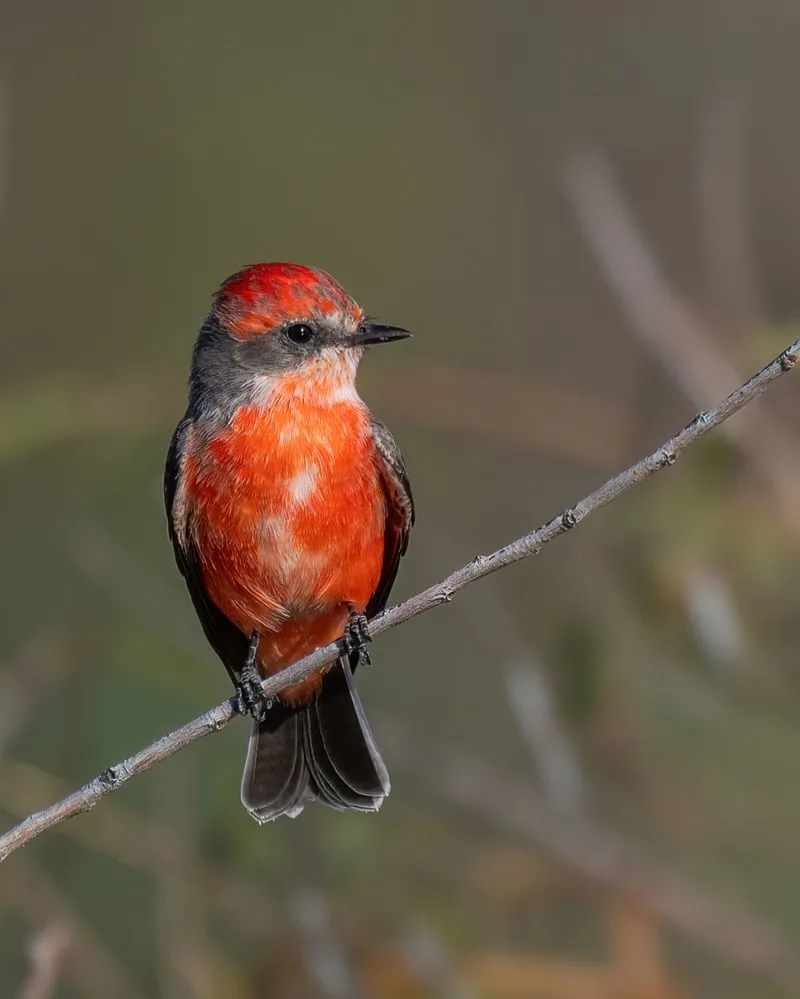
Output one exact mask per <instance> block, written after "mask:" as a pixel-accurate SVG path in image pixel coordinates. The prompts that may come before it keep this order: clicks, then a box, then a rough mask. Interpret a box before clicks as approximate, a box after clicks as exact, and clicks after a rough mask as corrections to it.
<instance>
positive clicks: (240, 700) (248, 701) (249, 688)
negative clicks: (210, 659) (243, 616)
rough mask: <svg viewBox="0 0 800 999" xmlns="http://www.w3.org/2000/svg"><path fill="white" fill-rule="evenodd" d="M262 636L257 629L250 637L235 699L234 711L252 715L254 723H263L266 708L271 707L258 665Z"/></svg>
mask: <svg viewBox="0 0 800 999" xmlns="http://www.w3.org/2000/svg"><path fill="white" fill-rule="evenodd" d="M260 635H261V632H260V631H259V630H258V628H255V629H254V630H253V633H252V635H251V636H250V643H249V644H248V646H247V656H246V657H245V661H244V663H243V664H242V671H241V673H240V674H239V682H238V683H237V684H236V693H235V694H234V698H233V708H234V710H235V711H237V712H238V713H239V714H240V715H250V717H251V718H252V719H253V721H261V720H262V719H263V718H264V710H265V708H267V707H269V705H268V704H267V703H265V698H264V695H263V693H262V692H261V673H260V671H259V669H258V665H257V664H256V654H257V652H258V640H259V637H260Z"/></svg>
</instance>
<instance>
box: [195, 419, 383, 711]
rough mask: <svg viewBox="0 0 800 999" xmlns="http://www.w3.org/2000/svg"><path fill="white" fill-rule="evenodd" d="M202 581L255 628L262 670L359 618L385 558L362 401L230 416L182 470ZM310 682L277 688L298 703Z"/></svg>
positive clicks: (239, 620)
mask: <svg viewBox="0 0 800 999" xmlns="http://www.w3.org/2000/svg"><path fill="white" fill-rule="evenodd" d="M185 472H186V475H187V480H186V481H187V492H188V496H189V498H190V503H191V517H190V523H191V525H192V527H191V529H192V532H193V535H194V541H195V544H196V546H197V549H198V553H199V556H200V562H201V572H202V576H203V582H204V584H205V587H206V589H207V591H208V594H209V596H210V598H211V599H212V601H213V602H214V603H215V604H216V606H217V607H218V608H219V609H220V610H221V611H222V612H223V613H224V614H225V616H226V617H227V618H228V619H229V620H230V621H232V622H233V623H234V624H235V625H236V626H237V627H238V628H239V629H240V630H241V631H242V632H244V633H245V634H246V635H249V634H251V632H252V631H253V630H254V629H255V628H259V629H260V630H261V639H260V643H259V649H258V662H259V664H260V666H261V668H262V670H263V672H264V673H265V674H267V675H269V674H272V673H275V672H277V671H279V670H280V669H282V668H283V667H285V666H287V665H289V664H291V663H293V662H295V661H297V659H299V658H301V657H302V656H303V655H305V654H306V653H308V652H311V651H312V650H313V649H315V648H318V647H319V646H321V645H326V644H327V643H328V642H331V641H333V640H335V639H336V638H339V637H340V636H341V635H342V633H343V631H344V628H345V625H346V623H347V618H348V615H349V610H350V607H355V608H356V609H357V610H358V611H363V610H364V608H365V607H366V605H367V603H368V601H369V599H370V597H371V596H372V594H373V593H374V592H375V589H376V588H377V585H378V581H379V579H380V574H381V568H382V562H383V535H384V530H385V519H386V507H385V500H384V495H383V488H382V485H381V481H380V477H379V473H378V469H377V466H376V464H375V460H374V456H373V445H372V439H371V436H370V434H369V424H368V415H367V414H366V411H365V410H364V409H363V407H362V406H360V405H354V404H352V403H348V404H344V403H342V404H339V405H337V406H332V407H328V408H327V409H324V410H321V409H314V410H313V411H312V412H310V413H308V414H305V419H303V418H302V414H298V413H297V409H296V407H295V409H294V410H293V411H292V413H291V424H287V423H286V422H284V423H281V421H280V420H279V419H276V416H275V414H274V413H266V412H265V411H264V410H256V409H246V410H242V411H240V413H239V414H238V415H237V417H236V419H235V420H234V422H233V425H232V426H231V427H230V428H229V429H228V430H226V431H225V433H224V435H223V436H220V437H218V438H216V439H215V440H213V441H212V442H211V444H210V445H209V446H208V447H207V448H206V449H204V450H203V451H202V453H196V454H195V455H193V456H190V458H189V460H188V461H187V463H186V467H185ZM320 683H321V678H320V677H314V678H312V679H311V680H309V681H307V682H306V683H304V684H302V685H298V686H297V687H294V688H291V689H290V690H288V691H286V692H284V694H283V695H282V699H284V700H286V701H287V702H288V703H293V704H296V703H302V702H305V701H307V700H308V698H309V697H310V696H312V695H313V693H314V692H315V691H316V690H317V689H318V687H319V685H320Z"/></svg>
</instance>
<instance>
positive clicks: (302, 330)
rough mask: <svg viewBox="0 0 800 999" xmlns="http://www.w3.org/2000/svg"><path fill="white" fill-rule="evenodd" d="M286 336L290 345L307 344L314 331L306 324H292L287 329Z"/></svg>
mask: <svg viewBox="0 0 800 999" xmlns="http://www.w3.org/2000/svg"><path fill="white" fill-rule="evenodd" d="M286 335H287V336H288V337H289V339H290V340H291V341H292V343H308V341H309V340H311V339H312V338H313V336H314V330H313V329H312V328H311V327H310V326H309V325H308V323H292V325H291V326H289V327H287V330H286Z"/></svg>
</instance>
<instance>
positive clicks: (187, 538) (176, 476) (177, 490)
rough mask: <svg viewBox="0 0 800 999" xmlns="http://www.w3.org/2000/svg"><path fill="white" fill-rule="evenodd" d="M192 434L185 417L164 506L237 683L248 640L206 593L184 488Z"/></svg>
mask: <svg viewBox="0 0 800 999" xmlns="http://www.w3.org/2000/svg"><path fill="white" fill-rule="evenodd" d="M191 432H192V420H191V418H190V417H189V416H185V417H184V418H183V419H182V420H181V422H180V423H179V424H178V426H177V427H176V429H175V433H174V434H173V435H172V440H171V441H170V445H169V451H168V452H167V463H166V467H165V469H164V505H165V506H166V509H167V524H168V527H169V536H170V540H171V541H172V548H173V551H174V552H175V561H176V562H177V563H178V568H179V569H180V571H181V574H182V575H183V578H184V579H185V580H186V586H187V587H188V590H189V596H190V597H191V598H192V603H193V604H194V609H195V611H196V612H197V616H198V617H199V618H200V624H201V625H202V626H203V631H204V632H205V635H206V638H207V639H208V641H209V643H210V645H211V647H212V648H213V649H214V651H215V652H216V653H217V655H218V656H219V657H220V659H221V660H222V662H223V663H224V664H225V668H226V669H227V671H228V673H229V674H230V677H231V679H232V680H233V682H234V683H236V681H237V677H238V675H239V672H240V670H241V667H242V664H243V663H244V660H245V656H246V655H247V642H248V638H247V636H245V635H244V634H243V633H242V632H241V631H239V629H238V628H237V627H236V625H234V624H232V623H231V622H230V621H229V620H228V619H227V617H225V615H224V614H223V613H222V611H221V610H219V609H218V607H217V606H216V605H215V604H214V603H213V602H212V600H211V598H210V597H209V595H208V593H207V592H206V589H205V586H204V584H203V578H202V575H201V572H200V563H199V559H198V556H197V551H196V549H195V546H194V543H193V541H192V531H191V524H190V522H189V521H190V515H189V511H188V507H187V504H186V501H185V498H184V496H183V492H182V489H181V481H182V464H183V460H184V456H185V454H186V449H187V446H188V443H189V437H190V435H191Z"/></svg>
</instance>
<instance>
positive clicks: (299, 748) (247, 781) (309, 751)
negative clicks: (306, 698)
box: [242, 659, 390, 822]
mask: <svg viewBox="0 0 800 999" xmlns="http://www.w3.org/2000/svg"><path fill="white" fill-rule="evenodd" d="M389 789H390V785H389V774H388V772H387V770H386V766H385V764H384V762H383V760H382V759H381V755H380V752H379V750H378V747H377V745H376V744H375V739H374V737H373V735H372V732H371V730H370V727H369V723H368V722H367V719H366V715H365V714H364V709H363V707H362V705H361V699H360V697H359V696H358V691H357V690H356V688H355V684H354V682H353V676H352V672H351V669H350V664H349V663H348V662H347V660H346V659H342V660H340V661H339V663H338V664H337V665H336V666H335V667H334V668H333V669H332V670H331V671H330V672H329V673H328V674H326V676H325V678H324V680H323V687H322V691H321V693H320V695H319V697H318V698H317V699H316V700H315V701H314V702H313V703H312V704H310V705H308V706H307V707H305V708H301V709H299V710H291V709H288V708H285V707H284V706H282V705H276V706H275V707H274V708H272V709H271V710H270V711H269V712H268V713H267V717H266V719H265V720H264V721H263V722H261V723H260V724H256V725H254V726H253V732H252V735H251V737H250V743H249V746H248V752H247V760H246V763H245V770H244V777H243V779H242V802H243V804H244V805H245V807H246V808H247V809H248V811H249V812H250V813H251V815H253V817H254V818H255V819H257V820H258V821H259V822H267V821H269V820H270V819H274V818H278V816H280V815H291V816H295V815H297V814H299V813H300V812H301V811H302V809H303V805H304V804H305V802H306V801H308V800H311V799H313V798H318V799H319V800H320V801H322V802H323V803H324V804H326V805H328V806H329V807H330V808H335V809H337V810H339V811H342V810H344V809H348V808H350V809H356V810H358V811H376V810H377V809H378V808H379V807H380V806H381V804H382V802H383V799H384V798H385V797H386V796H387V795H388V793H389Z"/></svg>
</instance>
